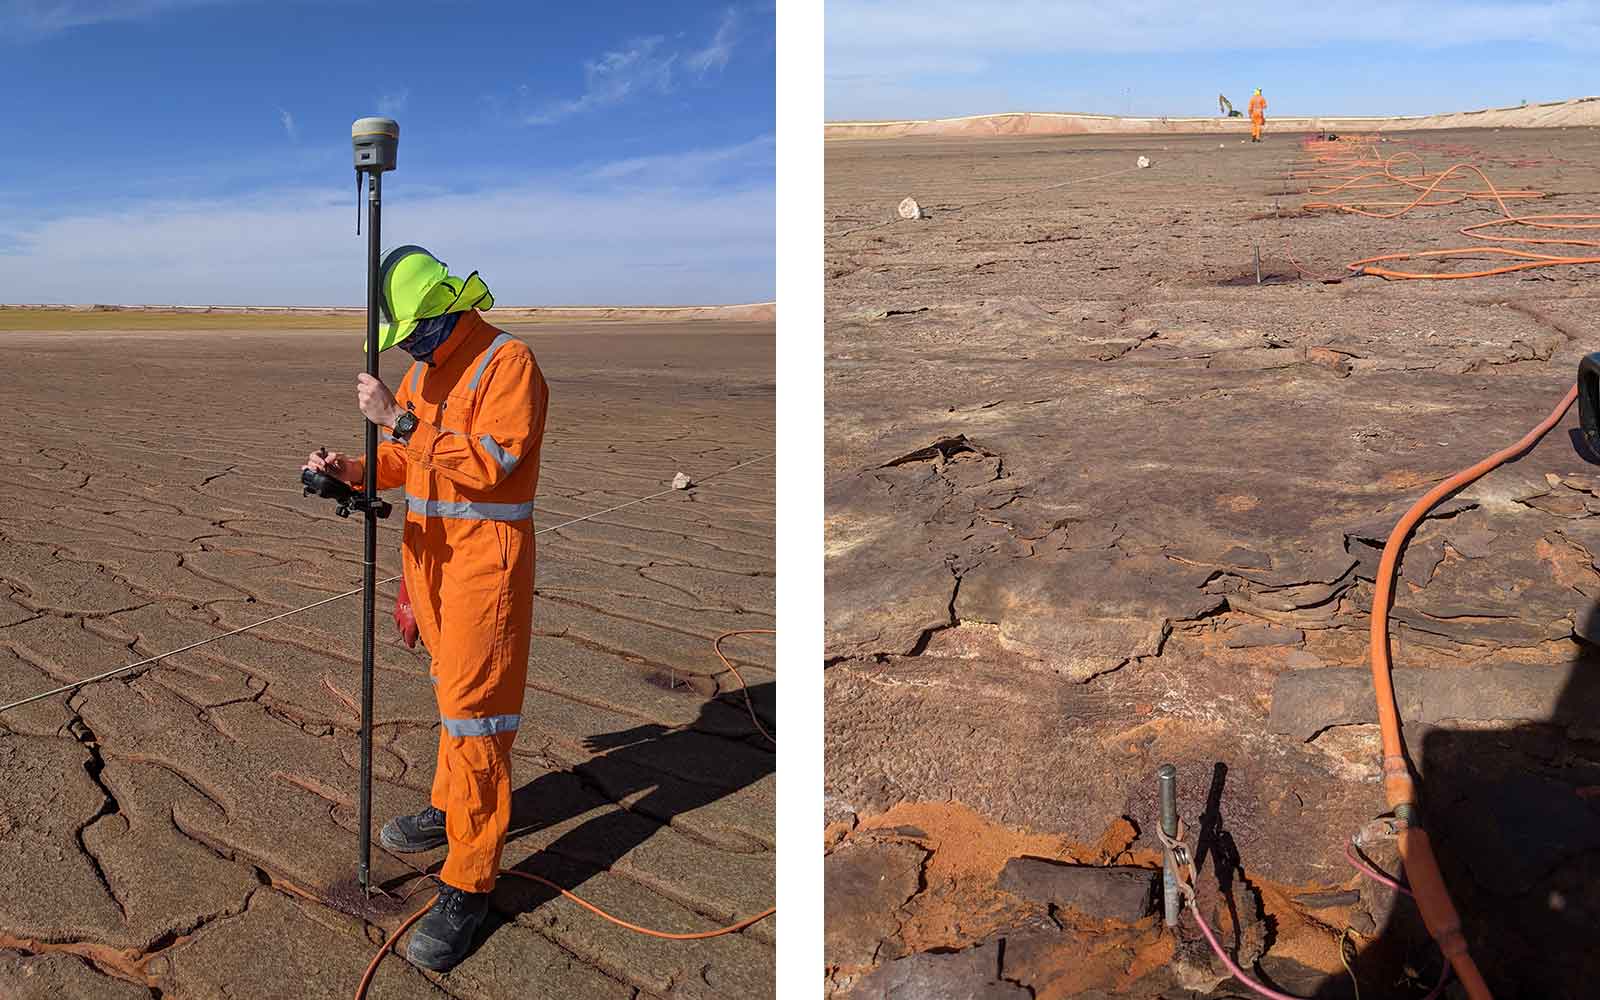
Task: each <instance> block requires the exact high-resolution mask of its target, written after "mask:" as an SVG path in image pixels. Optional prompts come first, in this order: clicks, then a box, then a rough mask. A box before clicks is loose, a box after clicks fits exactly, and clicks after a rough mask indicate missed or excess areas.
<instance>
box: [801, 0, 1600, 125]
mask: <svg viewBox="0 0 1600 1000" xmlns="http://www.w3.org/2000/svg"><path fill="white" fill-rule="evenodd" d="M825 30H826V56H825V58H826V79H827V90H826V97H825V110H826V114H827V117H828V118H829V119H831V120H835V121H837V120H844V119H885V118H891V119H892V118H929V117H945V116H955V115H970V114H984V113H991V112H1000V111H1086V112H1096V113H1101V114H1134V115H1208V114H1215V113H1216V110H1217V103H1216V101H1217V94H1218V93H1219V92H1221V93H1223V94H1226V95H1227V96H1228V97H1229V98H1230V99H1232V100H1233V102H1234V103H1235V104H1236V105H1238V106H1239V107H1240V109H1241V110H1242V109H1243V106H1244V104H1245V102H1246V101H1247V100H1248V99H1249V96H1250V92H1251V91H1252V90H1253V89H1254V88H1256V87H1261V88H1262V89H1263V91H1264V92H1265V95H1266V97H1267V101H1268V105H1269V111H1268V114H1269V115H1271V114H1301V113H1308V114H1360V115H1379V114H1427V113H1431V112H1437V111H1459V110H1468V109H1472V108H1480V107H1491V106H1500V107H1503V106H1507V105H1513V104H1517V103H1519V102H1521V101H1523V100H1527V101H1528V102H1530V103H1534V102H1538V101H1547V100H1560V99H1564V98H1568V97H1579V96H1589V95H1592V94H1596V93H1600V77H1597V76H1596V74H1595V72H1594V66H1595V64H1596V59H1595V57H1596V55H1597V52H1600V3H1597V2H1570V0H1569V2H1525V0H1498V2H1474V0H1387V2H1384V3H1381V4H1365V5H1357V6H1354V7H1350V6H1340V5H1337V4H1328V3H1317V4H1311V3H1295V2H1292V0H1276V2H1271V3H1267V2H1261V0H1234V2H1230V3H1226V4H1202V3H1195V2H1193V0H1185V2H1172V0H1124V2H1118V3H1108V2H1105V0H1098V2H1094V3H1082V2H1075V0H989V2H984V3H974V2H971V0H828V6H827V22H826V27H825Z"/></svg>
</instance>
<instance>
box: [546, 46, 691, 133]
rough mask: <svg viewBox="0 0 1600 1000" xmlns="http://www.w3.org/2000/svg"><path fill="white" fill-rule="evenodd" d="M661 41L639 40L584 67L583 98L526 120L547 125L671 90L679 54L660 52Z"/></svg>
mask: <svg viewBox="0 0 1600 1000" xmlns="http://www.w3.org/2000/svg"><path fill="white" fill-rule="evenodd" d="M661 42H662V38H661V37H660V36H659V35H658V36H656V37H654V38H639V39H635V40H634V41H632V42H629V43H628V44H627V46H625V47H624V48H622V49H620V50H618V51H614V52H607V53H605V54H603V55H601V56H600V58H599V59H594V60H591V61H589V62H586V63H584V65H583V82H584V90H583V96H581V97H576V98H572V99H570V100H564V101H556V102H555V103H553V104H549V105H546V106H545V108H544V109H543V110H541V111H536V112H534V113H533V114H530V115H528V116H527V118H526V119H525V120H526V121H527V123H528V124H529V125H548V124H550V123H551V122H556V121H560V120H561V119H563V118H566V117H569V116H571V115H576V114H581V113H583V112H585V111H593V110H594V109H596V108H603V107H606V106H607V105H610V104H618V103H621V102H622V101H625V100H627V99H628V98H629V97H632V96H634V95H635V94H639V93H648V92H652V91H654V92H657V93H665V92H667V91H668V90H670V89H671V88H672V64H673V62H674V61H675V60H676V59H677V58H678V57H677V54H676V53H672V52H667V53H663V52H662V51H661Z"/></svg>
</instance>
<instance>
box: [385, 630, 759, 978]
mask: <svg viewBox="0 0 1600 1000" xmlns="http://www.w3.org/2000/svg"><path fill="white" fill-rule="evenodd" d="M757 634H761V635H777V630H776V629H770V628H746V629H735V630H734V631H731V632H724V633H722V634H721V635H719V636H717V637H716V638H715V639H713V640H712V642H711V648H712V649H713V650H715V651H716V654H717V657H718V659H720V660H722V662H723V664H724V665H725V666H726V667H727V668H728V669H729V670H731V671H733V676H735V677H737V678H738V679H739V687H740V690H741V691H743V692H744V703H745V707H746V708H747V709H748V710H749V712H750V721H751V722H753V723H755V726H756V728H757V729H759V730H761V735H762V736H765V737H766V738H767V739H768V740H770V741H771V742H772V744H773V745H774V746H776V745H777V742H778V741H777V740H774V739H772V736H771V734H769V733H768V732H767V730H766V729H765V728H764V727H763V726H762V725H761V719H760V718H759V717H758V716H757V715H756V708H755V705H754V704H753V703H752V702H751V701H750V689H749V687H748V686H747V685H746V684H745V682H744V676H743V675H741V674H740V673H739V670H738V668H737V667H735V666H734V665H733V663H732V662H731V661H729V659H728V658H727V656H725V655H724V654H723V652H722V640H724V639H728V638H731V637H733V636H736V635H757ZM500 874H501V875H512V876H515V877H517V878H520V879H526V880H527V881H529V882H537V883H539V884H541V885H544V886H548V887H549V888H551V889H554V890H555V891H556V892H559V893H560V894H561V895H562V896H564V897H565V898H567V899H569V900H571V901H572V902H574V903H577V904H578V905H579V906H581V907H583V908H584V909H586V910H588V911H589V912H590V913H593V914H594V915H595V916H598V917H601V918H603V919H605V920H609V921H610V922H611V923H613V924H616V925H617V926H618V927H622V928H626V929H627V930H630V931H633V932H635V933H637V934H644V935H647V936H649V937H653V938H662V939H665V940H667V941H704V940H706V939H707V938H714V937H721V936H723V935H724V934H736V933H738V932H739V931H742V930H744V929H745V928H746V927H749V926H751V925H752V924H756V923H760V922H761V921H763V920H765V919H767V918H768V917H770V916H772V915H773V914H775V913H777V912H778V908H777V907H776V906H769V907H767V908H766V909H765V910H762V911H761V912H760V913H757V914H756V915H755V916H753V917H746V918H744V919H743V920H740V921H739V922H738V923H734V924H729V925H728V926H726V927H718V928H717V929H715V930H709V931H696V932H694V933H691V934H675V933H672V932H670V931H658V930H654V929H652V928H649V927H641V926H640V925H638V924H634V923H629V922H628V921H626V920H623V919H622V918H621V917H617V916H613V915H612V914H610V913H607V912H606V911H605V910H602V909H601V908H600V907H598V906H596V905H594V904H593V903H591V902H589V901H588V900H586V899H584V898H583V897H582V896H579V895H578V894H577V893H575V892H572V891H570V890H568V889H565V888H563V887H562V886H560V885H557V884H556V883H554V882H552V881H550V880H549V879H547V878H545V877H544V876H542V875H534V874H532V873H530V872H519V871H515V870H513V869H510V868H502V869H500ZM438 898H439V897H438V896H437V895H435V896H434V897H433V899H430V900H428V903H427V905H426V906H424V907H423V908H422V909H420V910H418V911H417V912H415V913H413V914H412V915H411V916H409V917H407V918H406V920H405V922H404V923H402V924H401V925H400V926H399V927H397V928H395V931H394V933H393V934H390V935H389V937H388V939H387V940H385V941H384V942H383V946H382V947H381V948H379V949H378V953H377V954H376V955H374V956H372V961H371V962H370V963H368V965H367V971H366V972H365V973H364V974H363V975H362V977H361V983H360V985H358V986H357V987H356V994H355V1000H365V998H366V995H367V990H368V989H370V988H371V986H372V977H373V976H375V975H377V974H378V965H379V963H381V962H382V961H383V958H384V956H385V955H387V954H388V953H389V949H390V948H393V947H394V945H395V943H396V942H397V941H399V940H400V938H401V936H402V935H404V934H405V932H406V931H408V930H410V929H411V927H412V925H413V924H415V923H416V922H417V921H419V920H421V919H422V917H423V915H424V914H426V913H427V912H428V911H429V910H430V909H432V908H433V904H434V903H435V902H436V901H437V900H438Z"/></svg>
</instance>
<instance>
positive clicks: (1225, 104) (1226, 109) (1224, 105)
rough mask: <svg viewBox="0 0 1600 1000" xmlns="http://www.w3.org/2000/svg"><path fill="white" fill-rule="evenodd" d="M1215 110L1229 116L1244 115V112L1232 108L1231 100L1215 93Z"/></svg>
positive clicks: (1240, 116)
mask: <svg viewBox="0 0 1600 1000" xmlns="http://www.w3.org/2000/svg"><path fill="white" fill-rule="evenodd" d="M1217 110H1218V111H1219V112H1221V113H1222V114H1225V115H1227V116H1228V117H1229V118H1243V117H1244V112H1243V111H1235V110H1233V102H1232V101H1230V100H1228V99H1227V98H1226V97H1223V96H1222V95H1221V94H1218V95H1217Z"/></svg>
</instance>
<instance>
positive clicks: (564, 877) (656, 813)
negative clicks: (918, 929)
mask: <svg viewBox="0 0 1600 1000" xmlns="http://www.w3.org/2000/svg"><path fill="white" fill-rule="evenodd" d="M775 689H776V685H775V684H774V683H772V682H767V683H764V684H757V685H755V686H753V687H750V688H748V689H747V693H748V694H749V697H750V703H751V706H752V707H753V710H754V712H755V714H756V715H757V717H759V718H760V720H761V725H762V726H763V727H764V728H765V729H766V731H767V732H768V733H771V734H773V736H774V737H776V735H777V733H776V729H775V727H774V725H773V722H772V719H773V716H774V707H775V698H776V691H775ZM740 718H742V719H743V720H744V721H743V724H742V725H741V724H740V723H739V722H738V720H739V719H740ZM584 742H585V745H586V747H587V748H588V749H590V750H593V751H596V755H595V756H594V757H592V758H590V759H589V760H587V761H585V762H583V763H581V764H578V765H575V766H573V767H571V768H569V769H565V770H558V771H550V772H548V773H546V774H543V775H540V776H539V777H537V778H535V779H534V780H532V781H530V782H528V783H527V784H525V785H523V786H522V787H521V788H518V789H517V790H516V791H515V792H513V793H512V796H511V828H510V832H509V833H508V834H507V836H506V847H507V850H506V853H507V855H508V857H513V856H515V855H516V853H517V852H515V851H513V850H512V845H514V844H515V843H516V841H518V840H519V839H522V838H525V837H528V836H531V835H533V834H535V833H537V832H538V831H541V830H548V829H550V828H551V827H555V826H559V825H560V824H562V823H565V822H567V821H569V820H572V819H575V818H577V817H580V816H583V815H585V814H586V813H589V812H593V811H595V809H596V808H597V807H602V806H603V807H604V808H603V809H602V811H601V812H600V814H599V815H597V816H595V817H594V818H592V819H588V820H585V821H584V822H582V823H579V824H578V825H577V826H575V827H573V828H572V829H571V830H568V831H566V832H564V833H562V834H561V835H560V836H558V837H557V838H556V839H555V840H553V841H551V842H550V843H549V844H547V845H545V846H544V847H543V848H542V849H541V850H539V851H537V852H535V853H533V854H531V855H529V856H527V857H526V858H524V859H522V860H520V861H517V862H516V863H514V864H513V865H511V866H510V868H511V870H515V871H523V872H527V873H529V874H533V875H539V876H542V877H544V878H547V879H550V880H551V881H552V882H555V883H556V884H558V885H560V886H562V887H564V888H566V889H568V890H571V891H574V892H577V893H578V894H579V895H582V894H583V890H582V888H581V887H582V885H583V884H584V883H585V882H587V881H588V880H589V879H591V878H593V877H594V876H595V875H597V874H599V873H601V872H603V871H605V870H607V869H609V868H611V867H612V865H614V864H615V863H616V862H618V861H620V860H621V859H622V858H624V857H625V856H626V855H627V854H628V853H629V852H631V851H633V850H634V849H635V848H637V847H639V846H640V845H642V844H644V843H645V842H646V841H648V840H649V839H650V838H651V837H653V836H654V835H656V834H657V833H658V832H659V831H661V830H662V829H663V828H664V825H665V824H668V823H671V822H672V821H673V820H674V819H675V818H677V817H680V816H684V815H685V814H687V813H690V812H692V811H693V810H696V809H700V808H702V807H704V806H708V805H710V804H712V803H714V802H717V801H718V800H720V799H722V798H724V797H726V796H728V795H732V794H734V793H735V792H738V791H739V790H741V789H743V788H746V787H748V786H750V785H752V784H755V783H756V782H758V781H760V780H762V779H763V778H765V777H767V776H768V775H770V774H772V773H773V770H774V768H775V765H776V761H777V758H776V754H775V748H774V746H773V744H772V743H771V742H770V741H768V740H767V739H766V738H765V737H763V736H762V735H761V734H760V733H759V732H758V731H757V730H756V728H755V726H754V724H753V723H752V722H751V721H750V716H749V713H748V711H747V709H746V705H745V701H744V698H743V696H741V695H739V694H733V695H729V696H723V697H718V698H713V699H711V700H710V701H707V702H706V703H704V704H703V705H702V706H701V709H700V715H699V717H698V718H697V719H696V720H695V721H694V722H692V723H690V724H689V725H687V726H681V727H678V728H673V729H669V728H667V727H665V726H660V725H654V724H651V725H642V726H635V727H633V728H631V729H625V730H620V731H618V732H614V733H603V734H599V735H596V736H592V737H589V738H588V739H587V740H585V741H584ZM686 763H687V764H689V765H690V766H688V767H687V768H686V767H685V764H686ZM688 772H694V773H692V774H689V773H688ZM623 801H626V803H627V804H626V807H625V808H621V809H618V808H612V807H611V806H612V804H613V803H616V802H623ZM732 836H733V837H735V838H737V837H738V836H739V835H738V834H737V833H734V834H732ZM769 839H770V837H769ZM556 895H557V893H556V891H555V890H554V889H551V888H550V887H548V886H545V885H541V884H538V883H535V882H530V881H528V880H526V879H520V878H515V877H507V876H504V875H502V876H501V877H500V879H499V882H498V884H497V886H496V888H495V895H494V900H493V906H492V907H491V908H490V911H489V916H488V917H487V918H486V919H485V921H484V926H483V927H482V928H481V929H480V930H479V932H478V934H477V936H476V939H475V941H474V945H473V950H474V951H476V950H477V948H478V947H481V946H482V944H483V942H485V941H486V940H488V939H489V937H490V935H492V934H493V933H494V932H495V930H496V929H498V928H499V927H500V926H501V925H503V924H505V923H507V922H509V921H511V920H514V919H515V918H516V916H517V915H518V914H522V913H528V912H531V911H533V910H536V909H538V908H539V907H540V906H542V905H543V904H545V903H547V902H549V901H550V900H551V899H553V898H555V896H556ZM620 915H621V916H624V917H629V916H630V915H629V914H620ZM735 916H738V917H743V916H748V914H743V913H741V914H736V915H735ZM646 922H648V921H647V920H646Z"/></svg>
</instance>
